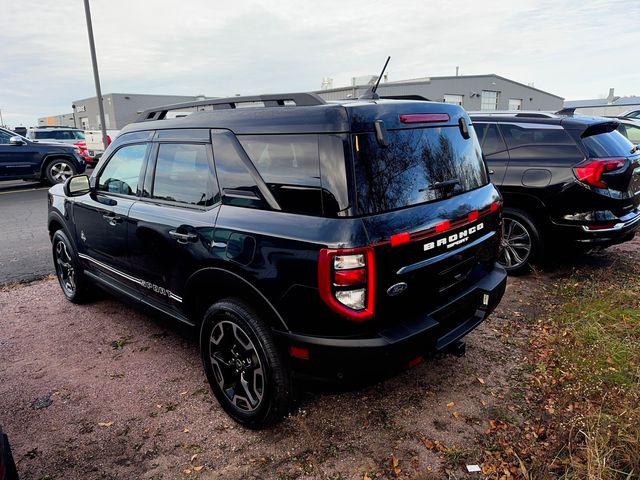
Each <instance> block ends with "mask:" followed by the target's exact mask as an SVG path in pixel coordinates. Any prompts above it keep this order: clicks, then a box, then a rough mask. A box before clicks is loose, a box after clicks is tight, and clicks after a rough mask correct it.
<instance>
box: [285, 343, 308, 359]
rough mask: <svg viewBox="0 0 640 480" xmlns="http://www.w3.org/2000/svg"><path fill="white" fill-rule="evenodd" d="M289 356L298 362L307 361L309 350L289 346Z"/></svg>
mask: <svg viewBox="0 0 640 480" xmlns="http://www.w3.org/2000/svg"><path fill="white" fill-rule="evenodd" d="M289 354H290V355H291V356H292V357H293V358H299V359H300V360H309V349H308V348H302V347H295V346H291V347H290V348H289Z"/></svg>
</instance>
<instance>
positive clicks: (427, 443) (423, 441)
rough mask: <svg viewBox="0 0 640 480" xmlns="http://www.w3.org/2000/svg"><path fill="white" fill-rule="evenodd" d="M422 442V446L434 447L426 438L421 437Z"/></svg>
mask: <svg viewBox="0 0 640 480" xmlns="http://www.w3.org/2000/svg"><path fill="white" fill-rule="evenodd" d="M422 443H424V446H425V447H427V448H428V449H429V450H433V449H434V448H435V446H436V445H435V444H434V443H433V442H432V441H431V440H429V439H428V438H423V439H422Z"/></svg>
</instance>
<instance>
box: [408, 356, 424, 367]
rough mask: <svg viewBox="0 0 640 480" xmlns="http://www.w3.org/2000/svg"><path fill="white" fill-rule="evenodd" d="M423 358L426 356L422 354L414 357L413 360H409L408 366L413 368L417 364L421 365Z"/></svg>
mask: <svg viewBox="0 0 640 480" xmlns="http://www.w3.org/2000/svg"><path fill="white" fill-rule="evenodd" d="M423 360H424V357H423V356H422V355H420V356H419V357H416V358H414V359H413V360H409V363H407V368H413V367H415V366H416V365H420V364H421V363H422V361H423Z"/></svg>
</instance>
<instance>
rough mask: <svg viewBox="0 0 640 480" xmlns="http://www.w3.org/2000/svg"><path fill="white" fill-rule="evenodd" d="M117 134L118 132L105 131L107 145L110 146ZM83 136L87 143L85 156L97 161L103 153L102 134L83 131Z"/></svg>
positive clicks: (97, 131) (98, 131)
mask: <svg viewBox="0 0 640 480" xmlns="http://www.w3.org/2000/svg"><path fill="white" fill-rule="evenodd" d="M119 133H120V130H107V145H110V144H111V142H112V141H113V139H115V138H116V137H117V136H118V134H119ZM84 135H85V141H86V143H87V154H88V155H89V156H91V157H93V158H95V159H96V160H98V159H99V158H100V157H101V156H102V153H103V152H104V142H103V141H102V132H101V131H100V130H85V132H84Z"/></svg>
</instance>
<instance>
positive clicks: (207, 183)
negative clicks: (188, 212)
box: [152, 143, 220, 207]
mask: <svg viewBox="0 0 640 480" xmlns="http://www.w3.org/2000/svg"><path fill="white" fill-rule="evenodd" d="M208 148H210V147H209V146H207V145H196V144H175V143H171V144H163V145H160V146H159V148H158V159H157V161H156V169H155V175H154V179H153V191H152V197H153V198H157V199H160V200H167V201H172V202H179V203H186V204H189V205H198V206H202V207H207V206H210V205H213V204H215V203H216V202H218V201H219V200H220V198H219V197H220V196H219V192H218V188H217V185H215V179H214V175H213V169H212V166H211V165H210V162H209V156H208V155H207V149H208Z"/></svg>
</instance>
